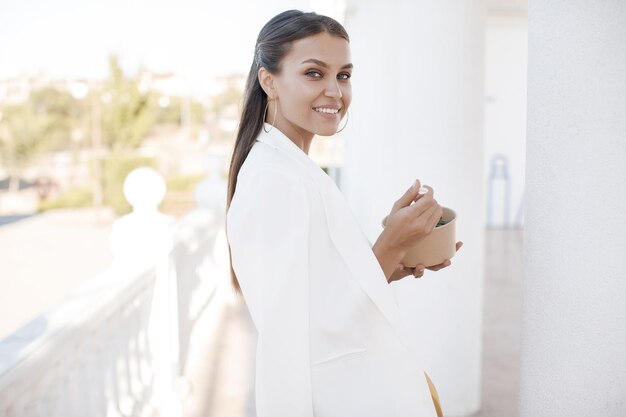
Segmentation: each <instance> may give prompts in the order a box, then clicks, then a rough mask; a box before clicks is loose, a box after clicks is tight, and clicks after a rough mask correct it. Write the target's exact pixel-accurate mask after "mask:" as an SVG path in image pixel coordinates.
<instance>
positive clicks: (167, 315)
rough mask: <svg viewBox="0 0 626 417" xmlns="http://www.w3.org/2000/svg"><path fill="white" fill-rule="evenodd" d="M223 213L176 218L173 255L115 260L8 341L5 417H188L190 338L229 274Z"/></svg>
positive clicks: (1, 386)
mask: <svg viewBox="0 0 626 417" xmlns="http://www.w3.org/2000/svg"><path fill="white" fill-rule="evenodd" d="M216 213H218V211H216V210H213V211H210V210H196V211H194V212H192V213H190V214H188V215H187V216H186V217H184V218H183V219H180V220H178V221H176V222H175V223H174V225H173V227H172V230H173V239H172V242H171V243H172V244H171V247H170V249H169V250H168V251H167V253H165V254H163V255H162V256H159V257H154V258H152V260H151V261H147V260H148V259H149V258H146V257H143V258H141V259H142V261H141V262H139V261H138V262H135V263H133V262H123V263H116V264H114V265H113V266H111V267H110V268H109V269H107V270H106V271H104V272H102V273H101V274H99V275H97V276H96V277H94V278H92V279H91V280H90V281H88V282H87V283H86V284H85V285H83V286H82V287H80V288H79V289H77V290H76V291H75V292H73V293H72V294H71V295H69V296H68V297H67V298H66V299H65V300H64V301H63V302H62V303H61V304H59V305H57V306H56V307H54V308H52V309H51V310H49V311H47V312H45V313H44V314H42V315H40V316H39V317H38V318H36V319H35V320H33V321H32V322H30V323H29V324H27V325H26V326H24V327H23V328H21V329H19V330H18V331H16V332H15V333H14V334H12V335H10V336H9V337H7V338H6V339H4V340H2V341H0V416H2V417H28V416H59V417H72V416H76V417H86V416H89V417H97V416H103V417H104V416H107V417H108V416H116V415H119V416H141V415H147V414H150V413H160V414H161V415H168V416H176V415H179V414H180V401H179V398H178V395H177V392H176V381H177V379H179V378H180V377H181V375H182V370H183V368H184V364H185V361H186V353H187V350H188V345H189V340H190V335H191V332H192V330H193V326H194V324H195V322H196V320H197V319H198V317H199V316H200V315H201V314H202V312H203V311H204V310H205V309H206V307H207V305H208V304H209V303H210V301H211V297H212V295H213V293H214V291H215V288H216V284H217V280H218V275H219V274H220V273H222V274H223V272H220V271H223V265H222V264H221V263H223V259H221V258H223V256H218V257H216V256H214V253H215V251H216V249H217V247H218V246H219V245H216V242H218V243H219V239H220V236H222V235H223V216H220V215H219V214H216ZM222 255H223V254H222ZM226 259H227V257H226Z"/></svg>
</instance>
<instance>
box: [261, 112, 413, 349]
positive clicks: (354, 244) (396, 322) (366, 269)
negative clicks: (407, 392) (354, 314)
mask: <svg viewBox="0 0 626 417" xmlns="http://www.w3.org/2000/svg"><path fill="white" fill-rule="evenodd" d="M265 128H266V129H270V128H271V125H269V124H265ZM257 140H258V141H259V142H263V143H266V144H268V145H270V146H272V147H274V148H276V149H279V150H281V151H283V152H285V153H286V154H288V155H289V156H290V157H292V158H294V159H295V160H297V161H298V162H299V163H300V164H301V165H302V166H303V168H304V169H305V171H306V172H307V173H308V174H309V176H310V177H311V178H312V179H313V180H314V182H315V183H316V184H317V186H318V188H319V190H320V194H321V196H322V200H323V205H324V210H325V212H326V219H327V221H328V233H329V235H330V238H331V240H332V241H333V244H334V245H335V247H336V248H337V251H338V252H339V253H340V254H341V256H342V258H343V259H344V260H345V261H346V265H347V266H348V268H349V269H350V271H351V272H352V275H353V277H354V278H355V279H356V281H357V282H358V283H359V284H360V285H361V287H362V288H363V290H364V291H365V292H366V293H367V295H368V296H369V297H370V299H371V300H372V301H373V302H374V304H375V305H376V306H377V307H378V309H379V310H380V311H381V313H382V314H383V316H384V317H385V318H386V319H387V321H388V322H389V323H390V324H391V327H392V328H393V329H394V330H395V332H396V334H397V336H398V338H399V340H400V341H401V342H402V343H403V344H404V345H405V346H406V347H409V344H408V341H407V339H406V335H405V333H404V331H403V327H402V326H401V316H400V310H399V308H398V305H397V303H396V300H395V299H394V296H393V293H392V291H391V289H390V288H389V287H388V285H389V284H388V283H387V279H386V277H385V275H384V273H383V270H382V269H381V267H380V264H379V263H378V260H377V259H376V256H375V255H374V252H373V251H372V249H371V247H370V246H369V242H368V240H367V237H366V236H365V235H364V234H363V231H362V230H361V228H360V226H359V224H358V223H357V221H356V220H355V217H354V216H353V214H352V212H351V210H350V206H349V205H348V202H347V201H346V199H345V197H344V196H343V194H341V192H340V191H339V189H338V188H337V185H336V184H335V183H334V182H333V180H332V179H331V178H330V177H329V176H328V175H326V173H325V172H324V171H323V170H322V169H321V168H320V167H319V166H318V165H317V164H316V163H315V162H314V161H313V160H312V159H311V158H309V156H308V155H307V154H305V153H304V151H303V150H302V149H300V148H299V147H298V146H297V145H296V144H295V143H293V142H292V141H291V140H290V139H289V138H288V137H287V136H285V135H284V134H283V133H282V132H281V131H280V130H278V129H276V128H275V127H274V128H272V130H270V132H269V133H266V132H265V131H261V133H260V134H259V136H258V138H257Z"/></svg>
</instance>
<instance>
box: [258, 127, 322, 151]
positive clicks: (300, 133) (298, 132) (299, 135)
mask: <svg viewBox="0 0 626 417" xmlns="http://www.w3.org/2000/svg"><path fill="white" fill-rule="evenodd" d="M268 123H269V122H268ZM274 128H275V129H278V130H280V131H281V132H283V134H284V135H285V136H287V137H288V138H289V139H290V140H291V141H292V142H293V143H295V144H296V146H297V147H298V148H300V149H302V152H304V153H305V154H307V155H308V154H309V148H310V147H311V142H312V141H313V136H314V135H313V133H311V132H307V131H306V130H304V129H302V128H301V127H298V126H294V125H293V124H292V123H289V122H288V121H286V120H276V122H275V123H274Z"/></svg>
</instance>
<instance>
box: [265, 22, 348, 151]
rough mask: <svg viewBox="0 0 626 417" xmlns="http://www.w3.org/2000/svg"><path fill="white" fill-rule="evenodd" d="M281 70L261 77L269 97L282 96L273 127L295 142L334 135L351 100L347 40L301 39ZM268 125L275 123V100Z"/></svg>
mask: <svg viewBox="0 0 626 417" xmlns="http://www.w3.org/2000/svg"><path fill="white" fill-rule="evenodd" d="M280 68H281V71H280V73H279V74H269V73H268V72H266V74H265V76H263V75H261V85H263V86H264V89H265V91H266V92H267V93H268V96H272V97H277V102H276V105H277V108H278V112H277V113H278V114H277V115H276V120H275V122H274V123H273V124H274V126H275V127H277V128H278V129H279V130H280V131H281V132H283V133H285V134H286V135H287V136H288V137H290V138H292V139H293V138H301V139H308V140H310V139H311V138H312V137H313V135H321V136H331V135H334V134H335V133H336V132H337V130H338V129H339V122H340V121H341V120H342V118H343V117H344V115H345V114H346V112H347V111H348V107H349V106H350V102H351V100H352V87H351V85H350V77H351V74H352V64H351V60H350V44H349V43H348V41H346V40H345V39H344V38H341V37H339V36H333V35H330V34H328V33H320V34H317V35H314V36H309V37H307V38H303V39H299V40H297V41H295V42H293V43H292V45H291V49H290V50H289V52H288V53H287V54H286V55H285V56H284V57H283V60H282V61H281V65H280ZM260 74H261V73H260ZM264 78H265V80H264ZM264 81H265V82H264ZM266 87H268V88H266ZM271 87H273V89H272V88H271ZM268 89H269V91H268ZM266 121H268V122H269V123H272V121H274V102H273V101H272V102H270V104H269V106H268V115H267V117H266ZM344 123H345V122H344Z"/></svg>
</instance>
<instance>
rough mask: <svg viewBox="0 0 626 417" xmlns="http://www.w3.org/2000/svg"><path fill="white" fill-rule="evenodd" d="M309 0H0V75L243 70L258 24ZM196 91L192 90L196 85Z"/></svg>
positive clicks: (200, 75) (204, 84) (198, 74)
mask: <svg viewBox="0 0 626 417" xmlns="http://www.w3.org/2000/svg"><path fill="white" fill-rule="evenodd" d="M310 4H311V3H310V1H309V0H291V1H288V0H271V1H258V0H257V1H255V0H228V1H222V2H219V3H218V2H217V1H215V0H204V1H200V0H175V1H174V0H107V1H95V0H54V1H46V0H0V78H5V77H10V76H15V75H21V74H28V75H34V74H37V73H40V72H43V73H46V74H49V75H52V76H59V77H64V76H71V77H72V76H76V77H90V78H91V77H103V76H105V75H106V73H107V57H108V55H109V53H116V54H118V56H119V57H120V59H121V63H122V66H123V67H124V68H125V69H126V70H127V71H132V72H134V71H135V70H136V69H137V68H138V67H139V65H141V64H143V66H144V67H146V68H148V69H150V70H153V71H172V72H175V73H178V74H181V75H183V76H184V77H186V78H187V79H188V80H189V81H190V82H192V83H193V85H194V88H198V89H201V90H204V89H205V88H208V85H209V83H210V82H209V80H210V79H211V78H212V77H214V76H215V75H222V74H230V73H233V72H237V73H247V71H248V69H249V68H250V64H251V62H252V55H253V51H254V43H255V41H256V36H257V34H258V32H259V30H260V29H261V27H262V26H263V25H264V24H265V23H266V22H267V21H268V20H269V19H270V18H271V17H272V16H274V15H276V14H278V13H280V12H281V11H284V10H287V9H294V8H296V9H300V10H310V7H309V5H310ZM196 92H197V91H196Z"/></svg>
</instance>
